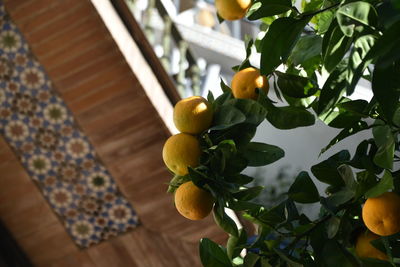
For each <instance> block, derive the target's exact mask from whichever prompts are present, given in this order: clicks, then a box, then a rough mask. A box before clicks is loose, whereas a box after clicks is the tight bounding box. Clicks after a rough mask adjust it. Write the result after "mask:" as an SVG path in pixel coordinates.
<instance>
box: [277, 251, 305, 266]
mask: <svg viewBox="0 0 400 267" xmlns="http://www.w3.org/2000/svg"><path fill="white" fill-rule="evenodd" d="M274 251H275V252H276V254H278V255H279V257H280V258H281V259H283V260H284V261H285V262H287V263H288V264H289V266H291V267H303V264H301V263H300V262H299V260H298V259H295V258H294V257H292V256H290V255H289V254H287V253H286V252H285V251H283V250H280V249H277V248H274Z"/></svg>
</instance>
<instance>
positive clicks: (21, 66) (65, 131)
mask: <svg viewBox="0 0 400 267" xmlns="http://www.w3.org/2000/svg"><path fill="white" fill-rule="evenodd" d="M0 134H2V135H3V137H4V138H5V140H6V141H7V142H8V144H9V145H10V146H11V147H12V148H13V150H14V152H15V154H16V155H17V156H18V158H19V160H20V161H21V163H22V164H23V166H24V167H25V169H26V170H27V172H28V173H29V175H30V177H31V178H32V179H33V180H34V181H35V183H36V184H37V185H38V187H39V188H40V189H41V191H42V193H43V195H44V197H45V198H46V200H47V201H48V202H49V203H50V205H51V207H52V209H53V210H54V212H55V213H56V214H57V215H58V217H59V218H60V220H61V222H62V223H63V224H64V226H65V228H66V229H67V232H68V233H69V234H70V235H71V237H72V239H73V240H74V241H75V242H76V244H77V245H78V246H79V247H82V248H85V247H89V246H90V245H93V244H96V243H99V242H100V241H102V240H106V239H108V238H109V237H111V236H115V235H117V234H119V233H123V232H126V231H128V230H130V229H133V228H134V227H135V226H137V225H138V218H137V216H136V213H135V211H134V210H133V208H132V206H131V205H130V204H129V203H128V201H127V200H126V199H125V198H124V197H123V196H122V194H121V193H120V191H119V190H118V188H117V185H116V183H115V181H114V179H113V178H112V177H111V175H110V173H109V172H108V171H107V169H106V168H105V167H104V165H103V164H102V163H101V161H100V160H99V159H98V157H97V155H96V153H95V151H94V149H93V147H92V145H91V144H90V142H89V140H88V138H87V137H86V136H85V135H84V134H83V132H82V131H81V130H80V128H79V127H78V126H77V125H76V123H75V119H74V118H73V116H72V113H71V112H70V111H69V110H68V108H67V106H66V105H65V103H64V102H63V100H62V99H61V98H60V97H59V96H58V95H57V94H56V93H55V91H54V89H53V88H52V83H51V81H50V80H49V78H48V76H47V74H46V73H45V71H44V69H43V67H42V66H41V65H40V64H39V62H38V61H37V60H36V59H35V58H34V56H33V55H32V53H31V51H30V50H29V47H28V44H27V42H26V41H25V40H24V38H23V36H22V34H21V33H20V32H19V30H18V29H17V27H16V26H15V24H13V22H12V21H11V20H10V17H9V16H8V15H7V13H6V11H5V9H4V5H3V3H2V2H0ZM0 178H1V176H0Z"/></svg>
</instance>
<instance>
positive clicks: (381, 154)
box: [372, 125, 396, 169]
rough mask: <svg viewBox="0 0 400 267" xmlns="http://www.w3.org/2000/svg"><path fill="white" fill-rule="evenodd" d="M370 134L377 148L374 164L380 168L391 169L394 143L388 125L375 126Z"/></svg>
mask: <svg viewBox="0 0 400 267" xmlns="http://www.w3.org/2000/svg"><path fill="white" fill-rule="evenodd" d="M372 134H373V136H374V140H375V143H376V145H377V146H378V151H377V152H376V154H375V157H374V163H375V164H376V165H378V166H380V167H382V168H385V169H392V168H393V157H394V149H395V143H396V142H395V139H394V137H393V134H392V132H391V129H390V127H389V126H388V125H384V126H376V127H374V128H373V129H372Z"/></svg>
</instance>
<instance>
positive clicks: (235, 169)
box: [224, 155, 247, 176]
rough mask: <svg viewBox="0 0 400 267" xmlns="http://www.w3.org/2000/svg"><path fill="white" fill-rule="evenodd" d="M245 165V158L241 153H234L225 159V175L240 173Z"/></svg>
mask: <svg viewBox="0 0 400 267" xmlns="http://www.w3.org/2000/svg"><path fill="white" fill-rule="evenodd" d="M246 167H247V159H246V158H245V157H243V156H241V155H235V157H231V158H229V159H228V160H227V161H226V165H225V172H224V174H225V175H226V176H232V175H236V174H238V173H240V172H241V171H243V170H244V169H245V168H246Z"/></svg>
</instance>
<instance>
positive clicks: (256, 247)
mask: <svg viewBox="0 0 400 267" xmlns="http://www.w3.org/2000/svg"><path fill="white" fill-rule="evenodd" d="M215 2H216V8H217V10H218V13H219V16H220V19H221V22H222V21H223V20H224V19H227V20H232V19H241V18H243V17H244V16H246V17H247V19H249V20H259V21H260V22H261V27H260V32H262V33H263V34H260V35H258V36H260V38H259V39H255V40H253V39H251V38H246V40H245V44H246V47H245V49H246V54H247V56H246V58H245V59H244V60H243V62H242V64H240V65H239V66H233V70H234V71H235V72H236V74H235V75H234V77H233V79H232V83H231V86H228V85H226V84H224V83H223V82H221V89H222V91H223V94H222V95H220V96H219V97H217V98H215V97H214V96H213V95H212V94H211V93H209V95H208V99H207V100H206V99H204V98H201V97H191V98H188V99H185V100H182V101H181V102H179V103H178V104H177V106H176V108H175V111H174V122H175V124H176V126H177V128H178V130H180V131H181V133H180V134H178V135H175V136H172V137H171V138H170V139H168V140H167V142H166V145H165V146H164V149H163V158H164V161H165V163H166V165H167V167H168V168H169V169H170V170H171V172H172V173H174V177H173V178H172V180H171V182H170V186H169V192H171V193H175V205H176V207H177V209H178V211H179V212H180V213H181V214H182V215H183V216H185V217H186V218H188V219H192V220H198V219H202V218H204V217H205V216H207V215H208V214H209V213H210V212H212V213H213V216H214V219H215V222H216V224H217V225H218V226H220V227H221V228H222V229H223V230H224V231H225V232H227V233H228V234H229V239H228V242H227V244H226V246H220V245H218V244H216V243H214V242H213V241H212V240H209V239H207V238H203V239H202V240H201V241H200V257H201V262H202V263H203V265H204V266H245V267H251V266H262V267H265V266H335V267H337V266H397V265H399V264H400V196H399V194H400V170H399V168H398V167H399V165H398V164H396V162H397V161H399V154H398V151H399V141H398V133H399V130H400V104H399V95H400V51H399V48H400V1H398V0H368V1H354V0H342V1H339V0H311V1H306V0H303V1H302V3H301V8H299V7H298V6H296V5H295V4H294V3H293V2H292V1H291V0H255V1H250V0H216V1H215ZM252 47H255V48H256V51H257V53H260V54H261V61H260V64H259V66H260V68H259V69H257V68H255V67H254V66H252V65H251V63H250V60H249V58H250V56H251V52H252V51H254V49H253V50H252ZM278 67H279V70H278ZM361 79H363V80H364V81H366V82H367V83H369V84H370V87H371V88H372V92H373V97H372V99H371V100H370V101H366V100H360V99H358V100H352V99H351V98H350V96H351V95H352V94H353V93H354V92H355V90H357V84H358V83H359V81H360V80H361ZM268 81H269V84H270V85H271V88H269V87H270V86H269V85H268ZM272 94H274V95H276V97H277V99H278V100H277V101H274V100H272V99H271V96H272ZM265 119H266V120H267V121H268V122H269V123H270V124H271V125H272V126H274V127H276V128H278V129H282V130H290V129H294V128H297V127H307V126H310V125H313V124H314V123H315V121H316V120H321V121H322V122H324V123H325V124H327V125H329V126H330V127H334V128H337V129H340V132H339V134H338V135H337V136H336V137H335V138H334V139H333V140H331V141H330V142H329V143H328V144H326V146H325V147H321V153H324V152H325V151H327V150H329V149H330V148H331V147H332V146H334V145H335V144H336V143H338V142H340V141H341V140H343V139H345V138H347V137H349V136H352V135H355V134H357V133H359V132H360V131H371V132H372V135H371V136H373V138H371V139H368V140H360V143H359V144H358V146H357V149H356V150H355V151H347V150H343V151H340V152H338V153H336V154H334V155H333V156H331V157H330V158H328V159H327V160H324V161H321V162H319V163H318V164H316V165H314V166H311V173H309V172H306V171H302V172H300V173H299V174H298V175H297V177H294V179H293V183H292V185H291V186H290V188H289V190H288V191H287V194H286V196H287V197H286V199H284V200H283V201H282V202H281V203H279V204H278V205H276V206H275V207H272V208H266V207H264V206H263V205H260V204H256V203H254V201H252V200H254V198H255V197H256V196H257V195H258V194H260V192H261V191H262V187H260V186H254V187H251V186H248V185H249V184H251V182H252V181H253V180H254V179H253V178H252V177H249V176H247V175H244V174H242V171H243V170H244V169H245V168H246V167H248V166H253V167H257V166H265V165H268V164H271V163H273V162H275V161H277V160H282V161H283V160H284V154H285V153H284V151H283V150H282V149H281V148H279V147H278V146H276V145H274V144H265V143H259V142H254V141H252V138H253V137H254V135H255V133H256V130H257V127H258V126H259V124H260V123H262V122H263V121H264V120H265ZM313 177H314V179H317V180H319V181H321V182H322V183H325V184H326V190H325V192H323V193H322V192H321V193H320V192H319V191H318V190H317V188H316V186H315V184H314V182H313ZM297 203H302V204H309V203H319V206H320V212H319V217H318V218H317V219H315V220H311V219H310V218H308V217H307V216H306V215H305V214H303V213H301V212H299V211H298V209H297V206H296V205H297ZM226 208H229V209H232V210H234V211H236V212H237V213H238V214H240V215H241V216H242V217H243V218H244V219H246V220H249V221H251V222H252V223H254V224H255V225H256V226H257V234H256V237H255V238H250V236H248V233H247V232H246V230H245V229H238V228H237V225H236V224H235V222H234V221H233V220H232V219H231V218H230V217H229V216H228V215H227V214H226Z"/></svg>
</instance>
